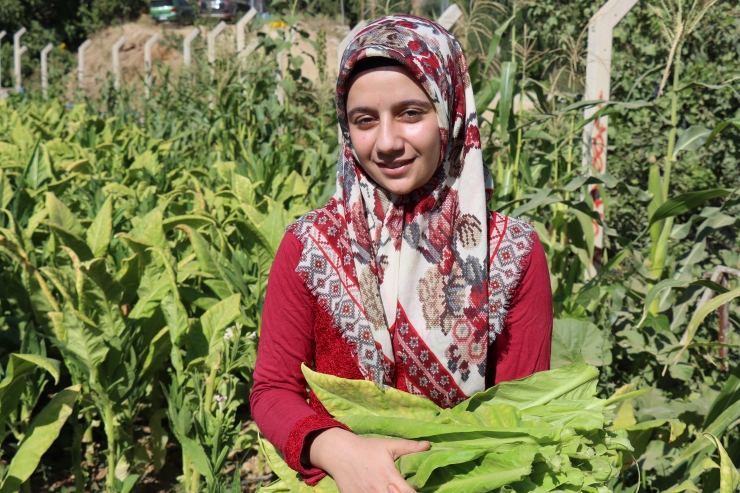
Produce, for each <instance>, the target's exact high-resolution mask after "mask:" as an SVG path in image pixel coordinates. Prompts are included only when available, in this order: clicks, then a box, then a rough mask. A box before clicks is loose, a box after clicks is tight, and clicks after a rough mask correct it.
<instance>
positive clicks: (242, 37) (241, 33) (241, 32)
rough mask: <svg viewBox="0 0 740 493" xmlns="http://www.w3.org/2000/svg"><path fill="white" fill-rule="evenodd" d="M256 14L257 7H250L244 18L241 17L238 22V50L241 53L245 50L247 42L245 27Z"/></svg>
mask: <svg viewBox="0 0 740 493" xmlns="http://www.w3.org/2000/svg"><path fill="white" fill-rule="evenodd" d="M255 15H257V9H255V8H254V7H252V8H251V9H249V12H247V13H246V14H244V15H243V16H242V18H241V19H239V22H237V23H236V52H237V53H239V54H241V52H242V50H244V44H245V43H246V33H245V29H246V28H247V24H249V23H250V22H251V21H252V19H254V16H255Z"/></svg>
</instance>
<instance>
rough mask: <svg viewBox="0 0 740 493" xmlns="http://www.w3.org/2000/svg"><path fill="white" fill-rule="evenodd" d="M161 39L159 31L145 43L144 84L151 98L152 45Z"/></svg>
mask: <svg viewBox="0 0 740 493" xmlns="http://www.w3.org/2000/svg"><path fill="white" fill-rule="evenodd" d="M158 39H159V33H154V35H153V36H152V37H151V38H149V40H147V42H146V43H145V44H144V84H145V85H146V97H147V99H149V96H151V92H152V46H154V43H156V42H157V40H158Z"/></svg>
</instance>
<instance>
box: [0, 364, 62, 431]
mask: <svg viewBox="0 0 740 493" xmlns="http://www.w3.org/2000/svg"><path fill="white" fill-rule="evenodd" d="M59 366H60V363H59V361H56V360H53V359H49V358H45V357H43V356H39V355H35V354H11V355H10V357H9V359H8V365H7V366H6V368H5V376H4V378H3V379H2V380H0V428H2V427H3V425H4V424H5V421H6V420H7V419H8V416H9V415H10V414H11V413H13V412H15V411H16V410H17V407H18V402H19V401H20V399H21V396H22V394H23V391H24V389H25V388H26V377H28V376H29V375H32V374H33V372H34V371H35V370H36V368H43V369H44V370H46V371H48V372H49V373H51V375H52V377H54V382H58V381H59Z"/></svg>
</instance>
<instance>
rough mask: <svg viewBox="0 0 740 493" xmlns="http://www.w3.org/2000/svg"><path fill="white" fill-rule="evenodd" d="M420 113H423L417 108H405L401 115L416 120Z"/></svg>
mask: <svg viewBox="0 0 740 493" xmlns="http://www.w3.org/2000/svg"><path fill="white" fill-rule="evenodd" d="M422 115H423V113H422V112H421V111H419V110H406V111H404V112H403V113H402V116H403V117H404V118H407V119H409V120H418V119H419V118H421V116H422Z"/></svg>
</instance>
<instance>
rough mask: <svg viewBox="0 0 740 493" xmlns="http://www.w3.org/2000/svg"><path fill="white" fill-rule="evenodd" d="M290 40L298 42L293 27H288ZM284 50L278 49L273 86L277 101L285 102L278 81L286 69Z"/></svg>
mask: <svg viewBox="0 0 740 493" xmlns="http://www.w3.org/2000/svg"><path fill="white" fill-rule="evenodd" d="M290 42H291V43H292V44H295V43H297V42H298V38H297V36H296V32H295V30H294V29H292V28H291V29H290ZM285 51H286V50H282V51H279V52H278V54H277V62H278V70H277V73H276V74H275V80H276V81H277V85H276V86H275V95H276V96H277V100H278V103H280V104H285V91H284V90H283V86H281V85H280V81H282V80H283V74H285V72H286V71H287V70H288V60H287V58H288V57H287V56H286V53H285Z"/></svg>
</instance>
